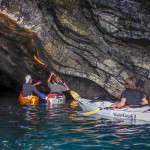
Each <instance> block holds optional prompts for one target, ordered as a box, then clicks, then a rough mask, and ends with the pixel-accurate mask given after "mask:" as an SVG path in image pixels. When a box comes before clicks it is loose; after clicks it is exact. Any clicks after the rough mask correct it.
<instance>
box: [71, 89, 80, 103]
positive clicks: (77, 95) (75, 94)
mask: <svg viewBox="0 0 150 150" xmlns="http://www.w3.org/2000/svg"><path fill="white" fill-rule="evenodd" d="M70 94H71V96H72V97H73V99H74V100H76V97H80V95H79V94H77V93H76V92H75V91H72V90H71V91H70ZM76 101H77V100H76Z"/></svg>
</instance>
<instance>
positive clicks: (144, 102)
mask: <svg viewBox="0 0 150 150" xmlns="http://www.w3.org/2000/svg"><path fill="white" fill-rule="evenodd" d="M147 104H148V100H147V98H146V97H144V98H143V99H142V102H141V105H147Z"/></svg>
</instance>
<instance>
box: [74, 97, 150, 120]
mask: <svg viewBox="0 0 150 150" xmlns="http://www.w3.org/2000/svg"><path fill="white" fill-rule="evenodd" d="M76 99H77V101H78V102H79V105H80V106H81V108H82V109H83V111H84V112H89V113H87V114H92V113H90V112H94V114H98V115H101V116H104V117H108V118H110V117H111V118H120V119H130V120H136V119H138V120H144V121H150V117H149V116H150V106H143V107H135V108H132V107H124V108H121V109H113V108H110V106H111V104H113V103H111V102H109V101H99V102H93V101H92V100H88V99H84V98H81V97H76ZM98 109H99V110H98Z"/></svg>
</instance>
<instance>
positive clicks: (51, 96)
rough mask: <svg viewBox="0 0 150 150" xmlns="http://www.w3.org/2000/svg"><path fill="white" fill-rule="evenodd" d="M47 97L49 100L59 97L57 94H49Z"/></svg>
mask: <svg viewBox="0 0 150 150" xmlns="http://www.w3.org/2000/svg"><path fill="white" fill-rule="evenodd" d="M47 97H48V98H57V97H58V95H57V94H48V95H47Z"/></svg>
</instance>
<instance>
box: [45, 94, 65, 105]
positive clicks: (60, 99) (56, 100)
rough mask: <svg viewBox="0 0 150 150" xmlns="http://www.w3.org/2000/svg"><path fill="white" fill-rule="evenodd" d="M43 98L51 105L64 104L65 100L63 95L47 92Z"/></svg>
mask: <svg viewBox="0 0 150 150" xmlns="http://www.w3.org/2000/svg"><path fill="white" fill-rule="evenodd" d="M45 100H46V102H47V103H48V104H51V105H54V104H64V103H65V101H66V99H65V96H58V95H56V94H49V95H48V96H47V97H46V99H45Z"/></svg>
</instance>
